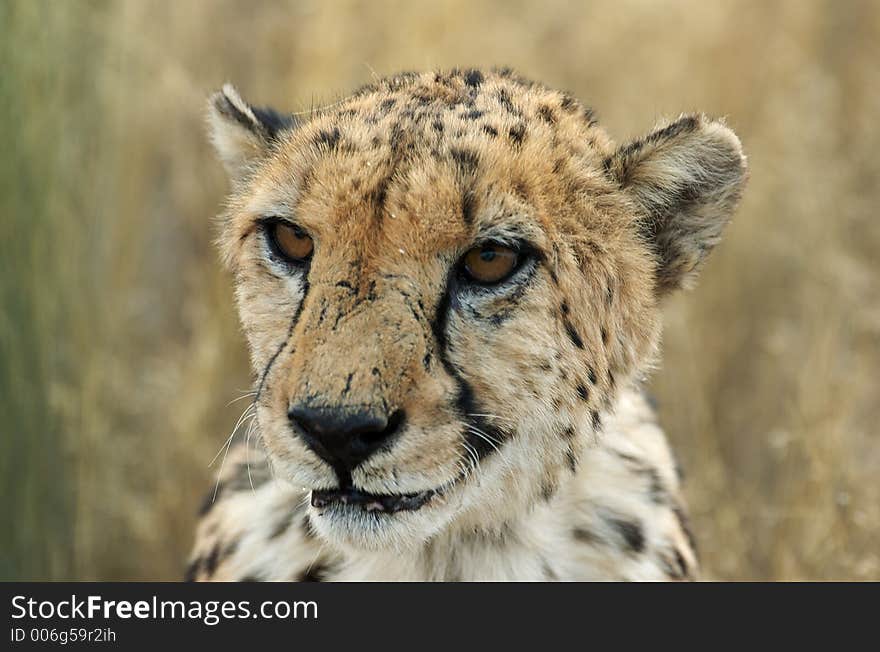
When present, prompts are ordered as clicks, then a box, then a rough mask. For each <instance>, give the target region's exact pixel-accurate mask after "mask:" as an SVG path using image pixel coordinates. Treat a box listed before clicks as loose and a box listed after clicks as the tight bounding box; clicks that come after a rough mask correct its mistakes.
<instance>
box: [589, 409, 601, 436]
mask: <svg viewBox="0 0 880 652" xmlns="http://www.w3.org/2000/svg"><path fill="white" fill-rule="evenodd" d="M590 419H591V420H592V422H593V430H594V431H595V432H599V431H600V430H602V417H600V416H599V413H598V412H597V411H596V410H593V411H592V412H590Z"/></svg>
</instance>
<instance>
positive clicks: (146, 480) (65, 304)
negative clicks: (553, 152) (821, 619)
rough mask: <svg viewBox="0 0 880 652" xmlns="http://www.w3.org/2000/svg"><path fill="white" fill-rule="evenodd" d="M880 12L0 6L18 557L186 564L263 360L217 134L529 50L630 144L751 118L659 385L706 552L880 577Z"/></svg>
mask: <svg viewBox="0 0 880 652" xmlns="http://www.w3.org/2000/svg"><path fill="white" fill-rule="evenodd" d="M878 61H880V3H877V2H869V1H866V2H855V1H849V2H831V1H830V0H829V1H827V2H818V1H814V2H807V1H799V0H791V1H788V2H776V3H765V2H761V1H759V0H737V1H733V0H731V1H730V2H724V3H703V2H698V1H697V0H693V1H691V2H684V1H678V2H654V1H648V0H627V1H624V2H619V1H612V0H603V1H601V2H590V3H582V2H564V1H562V0H550V1H544V2H524V1H515V2H507V1H504V0H496V1H492V2H465V1H463V0H462V1H458V0H456V1H443V2H432V3H427V2H424V3H422V2H415V3H407V2H386V1H381V2H370V3H367V2H353V1H338V2H333V3H318V2H299V3H279V2H256V3H244V2H233V1H231V0H229V1H213V2H200V3H179V2H172V1H171V0H168V1H161V2H159V1H152V2H134V1H127V2H126V1H123V2H112V3H111V2H77V3H59V2H50V1H49V0H6V2H3V3H0V66H2V69H0V70H2V74H0V143H3V150H2V154H0V211H2V222H0V297H2V312H0V410H2V414H3V419H2V424H3V425H2V427H0V428H2V432H0V487H2V495H0V505H2V511H3V513H4V514H6V519H5V520H6V523H7V527H6V528H3V529H2V531H0V578H2V579H39V578H46V579H54V578H76V579H140V578H144V579H156V578H171V579H173V578H176V577H178V576H179V573H180V568H181V563H182V560H183V559H184V557H185V554H186V552H187V549H188V546H189V543H190V537H191V529H192V520H193V509H194V506H195V505H196V504H197V500H198V497H199V496H200V494H201V493H202V492H203V491H204V489H205V488H206V487H207V486H208V482H209V479H208V478H209V469H208V468H207V463H208V461H209V460H210V459H211V457H212V456H213V454H214V452H215V451H216V449H217V448H218V447H219V446H220V444H221V442H222V441H223V439H225V437H226V434H227V433H228V429H229V428H230V427H231V425H232V424H233V422H234V419H235V417H236V416H237V407H238V406H237V405H232V406H227V405H226V404H227V402H228V401H230V400H231V399H233V398H236V397H237V396H238V395H239V391H240V390H244V389H246V388H247V385H248V382H249V376H248V370H247V362H246V355H245V351H244V345H243V342H242V338H241V336H240V334H239V333H238V329H237V325H236V321H235V315H234V312H233V308H232V299H231V291H230V288H229V279H228V278H226V276H225V274H223V273H222V271H221V270H220V266H219V264H217V263H216V261H215V255H214V252H213V250H212V248H211V245H210V241H211V238H212V230H211V225H210V219H211V216H212V215H213V214H214V213H215V212H216V211H217V207H218V205H219V202H220V198H221V196H222V194H223V192H224V189H225V181H224V179H223V175H222V172H221V170H220V167H219V165H217V164H216V163H215V162H214V160H213V157H212V154H211V152H210V151H209V148H208V146H207V143H206V139H205V138H204V135H203V129H202V111H203V101H204V98H205V96H206V95H207V93H208V92H209V91H210V90H211V89H213V88H215V87H217V86H218V85H220V84H221V83H222V82H224V81H226V80H227V79H228V80H232V81H234V82H235V83H236V84H238V85H239V87H240V88H241V89H242V90H243V91H244V92H245V94H246V96H247V97H249V98H251V99H253V100H254V101H257V102H260V103H270V104H275V105H277V106H279V107H281V108H287V109H291V110H302V109H304V108H308V107H309V106H310V105H312V104H319V103H321V102H323V101H329V100H332V99H333V98H334V97H335V96H336V95H337V94H338V93H342V92H345V91H346V90H350V89H352V88H353V87H355V86H357V85H359V84H361V83H363V82H365V81H368V80H369V79H370V77H371V76H372V75H373V74H374V72H377V73H379V74H384V73H390V72H394V71H396V70H400V69H422V68H431V67H436V66H453V65H493V64H505V65H511V66H513V67H515V68H517V69H519V70H520V71H521V72H522V73H524V74H525V75H527V76H531V77H534V78H537V79H540V80H542V81H545V82H547V83H549V84H551V85H555V86H560V87H564V88H567V89H570V90H572V91H574V92H575V93H576V94H578V95H579V96H580V97H581V98H583V99H584V100H585V101H587V102H589V103H592V104H593V105H594V106H595V107H596V108H597V109H598V111H599V114H600V117H601V119H602V121H603V122H604V123H605V125H606V126H607V127H608V128H609V129H610V130H611V132H612V134H613V135H614V136H615V137H616V138H618V139H620V140H622V139H623V138H625V137H628V136H631V135H634V134H637V133H639V132H641V131H644V130H645V129H647V128H648V127H649V126H650V124H651V123H652V122H653V120H654V119H655V118H657V117H659V116H661V115H664V114H666V115H670V114H676V113H678V112H680V111H683V110H695V109H696V110H705V111H707V112H709V113H714V114H720V115H726V116H728V119H729V122H730V124H731V125H732V126H733V127H734V128H735V129H736V130H737V132H738V133H739V134H740V135H741V137H742V138H743V141H744V143H745V147H746V150H747V152H748V153H749V156H750V162H751V168H752V179H751V182H750V186H749V188H748V190H747V193H746V196H745V201H744V204H743V206H742V209H741V210H740V212H739V214H738V216H737V218H736V220H735V222H734V223H733V225H732V226H731V227H730V229H729V231H728V234H727V238H726V240H725V242H724V243H723V245H722V246H721V247H720V248H719V249H718V250H717V251H716V253H715V254H714V256H713V259H712V260H711V261H710V263H709V265H708V266H707V269H706V271H705V273H704V275H703V277H702V279H701V283H700V285H699V287H698V289H697V290H696V291H695V292H693V293H690V294H687V295H681V296H679V297H676V298H675V299H673V300H672V301H670V303H669V305H668V308H667V311H666V323H667V328H666V337H665V357H664V365H663V368H662V369H661V370H660V371H659V372H658V373H657V374H656V376H655V380H654V389H655V391H656V393H657V395H658V396H659V398H660V405H661V410H662V412H661V419H662V421H663V423H664V425H665V426H666V428H667V429H668V431H669V433H670V436H671V437H672V438H673V440H674V442H675V444H676V448H677V450H678V452H679V454H680V456H681V457H682V459H683V461H684V465H685V468H686V470H687V473H688V479H687V482H688V484H687V493H688V496H689V500H690V502H691V505H692V508H693V512H694V521H695V529H696V530H697V533H698V535H699V538H700V540H701V543H702V545H701V550H702V556H703V562H704V566H705V569H706V574H707V575H708V576H709V577H714V578H731V579H870V578H873V579H878V578H880V546H878V543H877V542H878V541H880V473H878V470H880V445H878V425H877V424H878V422H880V380H878V371H877V370H878V369H880V271H878V263H877V261H878V259H880V220H878V219H877V214H876V213H877V210H876V207H877V206H878V205H880V183H878V182H880V156H878V154H877V152H878V151H880V126H878V123H877V116H878V115H880V66H878V65H877V62H878Z"/></svg>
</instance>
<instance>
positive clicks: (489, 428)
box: [431, 272, 513, 460]
mask: <svg viewBox="0 0 880 652" xmlns="http://www.w3.org/2000/svg"><path fill="white" fill-rule="evenodd" d="M453 286H454V272H451V273H450V275H449V277H448V279H447V281H446V287H445V288H444V291H443V295H442V297H441V299H440V302H439V303H438V305H437V313H436V315H435V317H434V320H433V321H432V322H431V330H433V332H434V339H435V340H436V342H437V357H438V358H440V361H441V363H442V364H443V367H444V369H446V371H447V373H448V374H449V375H450V376H451V377H452V379H453V381H454V382H455V384H456V386H457V388H458V396H457V397H456V403H457V405H458V410H459V413H460V416H461V419H462V420H463V421H464V422H465V423H466V424H468V426H470V427H467V428H465V430H464V432H463V433H462V438H463V440H464V444H465V447H466V448H469V449H471V450H473V452H474V454H475V455H476V456H477V460H482V459H483V458H485V457H486V456H487V455H489V454H490V453H492V452H493V451H495V450H497V449H498V447H499V446H502V445H503V444H504V442H506V441H507V439H508V438H509V437H510V436H512V435H513V433H509V432H507V431H505V430H502V429H500V428H499V427H497V426H496V425H494V424H493V423H491V422H490V421H489V420H488V419H487V418H486V417H482V416H475V415H477V414H483V412H484V411H483V410H482V409H481V408H480V407H479V405H478V403H477V400H476V398H475V396H474V389H473V387H471V385H470V383H468V382H467V380H465V379H464V378H463V377H462V375H461V371H460V370H459V369H458V367H456V366H455V365H454V364H452V361H451V360H450V359H449V351H448V346H449V341H448V338H447V336H446V325H447V322H448V321H449V311H450V310H451V309H452V307H451V301H450V296H451V293H452V291H453Z"/></svg>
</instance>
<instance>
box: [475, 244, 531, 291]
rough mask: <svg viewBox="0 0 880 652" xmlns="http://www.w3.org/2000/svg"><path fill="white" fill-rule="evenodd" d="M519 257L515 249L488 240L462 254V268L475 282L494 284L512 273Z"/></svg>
mask: <svg viewBox="0 0 880 652" xmlns="http://www.w3.org/2000/svg"><path fill="white" fill-rule="evenodd" d="M521 259H522V254H521V253H520V252H519V251H517V250H516V249H511V248H510V247H505V246H504V245H501V244H497V243H494V242H488V243H486V244H481V245H478V246H476V247H474V248H473V249H471V250H470V251H468V252H467V253H466V254H465V255H464V257H463V258H462V270H463V272H464V274H465V275H466V276H467V277H468V278H469V279H470V280H471V281H474V282H475V283H480V284H482V285H494V284H495V283H500V282H501V281H503V280H504V279H506V278H507V277H508V276H510V275H511V274H513V272H515V271H516V269H517V268H518V267H519V264H520V262H521Z"/></svg>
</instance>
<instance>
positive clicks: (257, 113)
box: [208, 84, 295, 183]
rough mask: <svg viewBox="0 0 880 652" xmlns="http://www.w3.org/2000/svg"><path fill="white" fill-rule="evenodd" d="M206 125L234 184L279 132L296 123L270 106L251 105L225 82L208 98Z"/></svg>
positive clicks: (241, 177) (262, 154) (245, 173)
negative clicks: (263, 107) (221, 87)
mask: <svg viewBox="0 0 880 652" xmlns="http://www.w3.org/2000/svg"><path fill="white" fill-rule="evenodd" d="M208 125H209V129H210V134H211V140H212V141H213V143H214V147H215V149H216V150H217V154H218V155H219V156H220V160H221V161H223V165H224V166H226V171H227V172H228V173H229V176H230V178H231V179H232V181H233V183H237V182H239V181H241V180H242V179H243V178H244V177H245V176H246V175H247V172H248V171H249V169H250V166H251V165H252V164H253V163H254V162H256V161H258V160H259V159H260V158H262V157H263V156H264V155H265V154H266V153H267V152H268V150H269V147H270V146H271V145H272V143H273V142H274V141H276V140H277V139H278V137H279V135H280V134H281V132H283V131H284V130H286V129H292V128H293V127H294V126H295V121H294V118H293V116H286V115H281V114H280V113H278V112H276V111H274V110H273V109H268V108H266V109H261V108H257V107H253V106H251V105H250V104H248V103H247V102H245V101H244V100H243V99H242V97H241V95H239V94H238V91H236V90H235V88H233V86H232V85H231V84H226V85H224V86H223V89H222V90H220V91H217V92H216V93H214V94H213V95H212V96H211V98H210V99H209V100H208Z"/></svg>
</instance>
